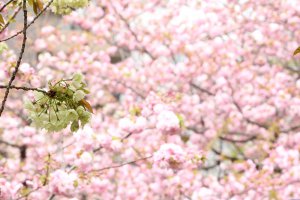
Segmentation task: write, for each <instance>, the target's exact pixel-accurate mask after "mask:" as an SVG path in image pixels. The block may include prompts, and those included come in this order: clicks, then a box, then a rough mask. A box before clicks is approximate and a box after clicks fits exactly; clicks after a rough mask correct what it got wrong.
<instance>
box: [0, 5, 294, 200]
mask: <svg viewBox="0 0 300 200" xmlns="http://www.w3.org/2000/svg"><path fill="white" fill-rule="evenodd" d="M0 6H1V5H0ZM299 12H300V2H299V1H293V0H286V1H283V0H273V1H264V0H257V1H254V0H239V1H238V0H231V1H229V0H210V1H194V0H188V1H182V0H170V1H159V0H149V1H138V0H133V1H126V0H116V1H108V0H97V1H90V5H89V6H88V7H87V8H85V9H83V10H78V11H75V12H72V13H71V14H70V15H67V16H64V17H62V18H55V19H56V20H58V22H57V21H55V22H54V23H52V22H51V21H50V20H48V18H47V20H46V22H47V23H45V24H43V26H42V27H40V26H35V24H33V25H32V27H31V29H29V30H30V31H32V32H33V33H34V34H33V35H34V37H33V36H32V37H31V35H28V37H29V38H30V37H31V38H30V39H31V40H29V43H28V46H27V49H26V52H27V53H28V54H30V56H29V55H28V56H27V57H24V60H23V62H22V65H21V66H20V69H19V72H18V74H17V77H16V80H15V82H14V85H16V86H26V87H35V88H40V89H45V88H46V86H47V84H48V81H51V80H60V79H63V78H66V77H70V76H71V75H72V74H74V73H76V72H81V73H82V74H84V75H85V77H86V80H87V87H88V88H89V90H90V94H88V95H87V98H86V100H87V101H88V102H89V103H90V104H91V105H92V108H93V112H94V114H93V117H92V119H91V122H90V123H89V124H88V125H86V126H85V127H84V128H83V129H80V130H78V131H77V132H76V133H70V132H69V131H68V129H66V130H63V131H61V132H57V133H53V134H48V133H46V132H45V131H44V130H40V129H36V128H34V127H32V126H31V122H30V120H28V117H27V113H26V110H25V109H24V100H26V99H30V100H31V99H33V93H32V92H25V91H22V90H10V94H9V99H8V101H7V104H6V107H5V112H4V113H3V116H2V117H1V119H0V199H4V200H6V199H7V200H10V199H18V198H19V199H26V198H27V199H32V200H40V199H41V200H43V199H51V198H52V199H61V200H64V199H65V200H67V199H73V200H75V199H78V200H79V199H107V200H123V199H130V200H138V199H149V200H150V199H151V200H152V199H154V200H156V199H175V200H182V199H192V200H198V199H207V200H219V199H221V200H223V199H224V200H225V199H233V200H244V199H247V200H256V199H297V198H300V191H299V189H298V188H299V186H300V165H299V164H300V160H299V159H300V158H299V149H300V132H299V131H300V127H299V121H300V91H299V88H300V81H299V72H300V68H299V64H300V62H299V56H294V57H292V54H293V51H294V50H295V49H296V48H297V46H298V45H299V43H300V39H299V38H297V35H300V18H299ZM41 20H42V19H41ZM34 27H35V29H34ZM16 28H17V26H16ZM15 32H16V30H15V29H8V30H7V32H5V34H4V33H3V34H0V40H1V39H2V38H3V37H8V36H10V35H12V34H14V33H15ZM18 38H19V37H17V38H16V41H17V44H19V41H18ZM0 56H1V59H0V85H5V84H7V82H8V81H9V78H10V76H11V75H12V72H13V70H14V64H15V62H16V60H17V58H18V54H17V51H15V50H14V49H13V48H9V49H8V50H6V51H4V52H3V53H2V54H1V55H0ZM3 95H4V90H1V89H0V98H2V97H3Z"/></svg>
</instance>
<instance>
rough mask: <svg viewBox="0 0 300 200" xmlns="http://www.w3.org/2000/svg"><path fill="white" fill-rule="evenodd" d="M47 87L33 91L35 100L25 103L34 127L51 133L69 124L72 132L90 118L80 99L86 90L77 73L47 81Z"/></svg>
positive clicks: (86, 107)
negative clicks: (53, 81) (46, 88)
mask: <svg viewBox="0 0 300 200" xmlns="http://www.w3.org/2000/svg"><path fill="white" fill-rule="evenodd" d="M49 89H50V90H49V91H48V92H45V93H43V92H35V101H33V102H31V101H27V102H26V103H25V108H26V109H27V110H28V112H29V118H30V119H31V120H32V123H33V125H34V126H36V127H37V128H42V129H46V130H47V131H49V132H53V131H60V130H62V129H64V128H66V127H67V126H68V125H70V124H71V126H70V129H71V131H72V132H76V131H77V130H78V129H79V128H80V127H83V126H84V125H86V124H87V123H88V122H89V121H90V118H91V112H92V108H91V106H90V104H89V103H88V102H87V101H86V100H85V99H84V97H85V95H86V94H87V93H88V90H87V89H86V84H85V83H84V81H83V76H82V75H81V74H75V75H74V76H73V78H72V79H69V80H60V81H58V82H56V83H55V84H53V85H52V84H51V83H49Z"/></svg>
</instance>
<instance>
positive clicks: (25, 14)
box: [0, 0, 27, 117]
mask: <svg viewBox="0 0 300 200" xmlns="http://www.w3.org/2000/svg"><path fill="white" fill-rule="evenodd" d="M26 3H27V2H26V0H23V13H24V27H23V42H22V47H21V52H20V55H19V58H18V61H17V64H16V67H15V70H14V72H13V74H12V76H11V78H10V80H9V82H8V85H7V87H6V91H5V95H4V98H3V101H2V104H1V108H0V117H1V115H2V112H3V110H4V106H5V102H6V100H7V97H8V94H9V90H10V87H11V85H12V83H13V81H14V80H15V78H16V75H17V73H18V70H19V67H20V65H21V61H22V58H23V54H24V52H25V47H26V41H27V32H26V31H27V29H26V27H27V8H26Z"/></svg>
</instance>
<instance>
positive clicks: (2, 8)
mask: <svg viewBox="0 0 300 200" xmlns="http://www.w3.org/2000/svg"><path fill="white" fill-rule="evenodd" d="M13 1H15V0H10V1H8V2H6V3H5V4H4V5H3V6H2V7H1V8H0V12H2V11H3V10H4V9H5V8H6V7H7V6H8V5H9V4H10V3H12V2H13Z"/></svg>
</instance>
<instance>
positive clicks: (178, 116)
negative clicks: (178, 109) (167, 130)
mask: <svg viewBox="0 0 300 200" xmlns="http://www.w3.org/2000/svg"><path fill="white" fill-rule="evenodd" d="M176 116H177V118H178V120H179V126H180V128H184V127H185V126H184V119H183V117H182V116H181V115H180V114H176Z"/></svg>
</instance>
